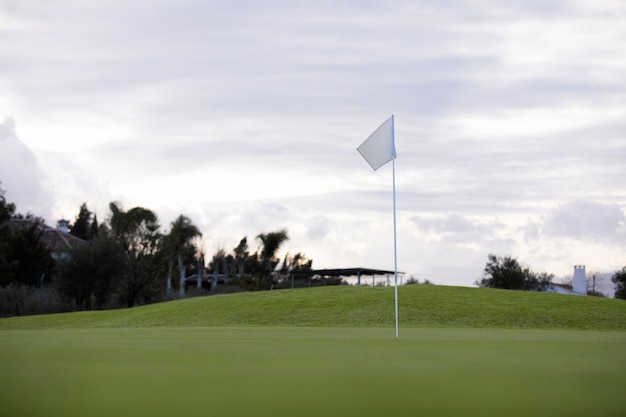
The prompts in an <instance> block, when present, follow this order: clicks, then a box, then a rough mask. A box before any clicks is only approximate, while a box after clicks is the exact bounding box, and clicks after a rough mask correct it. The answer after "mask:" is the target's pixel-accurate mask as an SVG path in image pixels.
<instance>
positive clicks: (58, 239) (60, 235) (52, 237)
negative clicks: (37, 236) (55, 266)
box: [41, 219, 87, 261]
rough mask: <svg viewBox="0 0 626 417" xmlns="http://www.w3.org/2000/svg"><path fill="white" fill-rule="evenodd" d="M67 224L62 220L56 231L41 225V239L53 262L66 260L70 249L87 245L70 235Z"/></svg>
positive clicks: (66, 221) (67, 222) (58, 223)
mask: <svg viewBox="0 0 626 417" xmlns="http://www.w3.org/2000/svg"><path fill="white" fill-rule="evenodd" d="M69 224H70V222H69V221H68V220H64V219H61V220H59V221H58V222H57V227H56V229H55V228H53V227H50V226H48V225H46V224H42V226H43V228H44V229H43V234H42V235H41V239H42V240H43V242H44V244H45V245H46V246H47V247H48V249H49V250H50V253H51V254H52V258H53V259H54V260H55V261H58V260H60V259H65V258H67V257H68V256H69V253H70V252H71V251H72V249H76V248H77V247H80V246H83V245H85V244H86V243H87V241H85V240H83V239H81V238H79V237H76V236H74V235H73V234H71V233H70V229H69Z"/></svg>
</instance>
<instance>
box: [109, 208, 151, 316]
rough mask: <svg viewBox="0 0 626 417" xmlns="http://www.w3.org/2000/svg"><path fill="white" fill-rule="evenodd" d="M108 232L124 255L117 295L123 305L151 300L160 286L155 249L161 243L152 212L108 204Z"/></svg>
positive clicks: (131, 305)
mask: <svg viewBox="0 0 626 417" xmlns="http://www.w3.org/2000/svg"><path fill="white" fill-rule="evenodd" d="M109 208H110V209H111V220H110V224H111V232H112V234H113V236H115V239H116V240H117V242H118V244H119V245H121V247H122V249H123V250H124V252H125V253H126V255H127V260H128V264H129V269H128V273H127V274H126V275H125V276H124V277H123V279H122V280H121V281H120V283H119V286H118V289H119V297H120V299H121V300H122V301H123V302H124V303H125V304H126V306H127V307H133V306H134V305H135V304H136V303H137V302H138V301H139V300H142V299H143V300H144V301H147V302H149V301H151V300H152V298H153V297H154V294H155V293H156V292H158V288H160V284H159V282H160V278H161V276H162V275H161V272H160V271H161V268H160V266H159V265H158V264H159V263H160V262H161V261H160V257H159V256H158V252H159V249H160V246H161V242H162V235H161V233H160V232H159V228H160V226H159V223H158V219H157V216H156V214H155V213H154V212H153V211H151V210H148V209H146V208H143V207H134V208H132V209H130V210H128V211H124V210H123V209H122V208H121V207H120V206H119V205H118V204H116V203H111V204H110V205H109Z"/></svg>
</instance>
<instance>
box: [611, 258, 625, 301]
mask: <svg viewBox="0 0 626 417" xmlns="http://www.w3.org/2000/svg"><path fill="white" fill-rule="evenodd" d="M611 281H613V283H615V284H617V288H616V289H615V298H621V299H623V300H626V266H624V267H623V268H622V269H620V270H619V271H615V273H614V274H613V276H612V277H611Z"/></svg>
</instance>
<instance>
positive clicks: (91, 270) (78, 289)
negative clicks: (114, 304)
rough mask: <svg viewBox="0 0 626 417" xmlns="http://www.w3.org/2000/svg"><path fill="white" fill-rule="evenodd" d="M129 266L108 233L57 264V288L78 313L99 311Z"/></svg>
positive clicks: (117, 243)
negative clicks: (94, 309) (79, 311)
mask: <svg viewBox="0 0 626 417" xmlns="http://www.w3.org/2000/svg"><path fill="white" fill-rule="evenodd" d="M130 267H131V265H130V264H129V262H128V256H127V254H126V253H125V252H124V250H123V249H122V246H121V245H120V244H119V242H118V241H117V240H116V239H115V237H114V236H112V235H110V234H109V233H103V234H102V235H101V236H99V237H97V238H94V239H92V240H90V241H89V243H88V244H87V245H84V246H80V247H78V248H76V249H74V250H73V251H72V254H71V256H70V257H68V258H66V259H63V260H62V261H60V263H59V273H58V277H57V281H56V283H57V288H58V289H59V291H60V292H61V293H62V294H64V295H65V296H67V297H69V298H71V299H73V300H74V302H75V305H76V308H77V309H78V310H91V309H92V308H96V309H100V308H102V307H103V306H104V304H105V303H106V302H107V301H109V299H110V298H111V296H112V295H113V293H114V291H115V289H116V287H117V286H118V285H119V284H120V282H122V281H123V280H124V279H125V278H126V277H127V276H128V275H129V273H130V272H131V271H130ZM92 298H93V299H94V301H95V305H92Z"/></svg>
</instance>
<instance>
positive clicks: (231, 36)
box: [0, 0, 626, 285]
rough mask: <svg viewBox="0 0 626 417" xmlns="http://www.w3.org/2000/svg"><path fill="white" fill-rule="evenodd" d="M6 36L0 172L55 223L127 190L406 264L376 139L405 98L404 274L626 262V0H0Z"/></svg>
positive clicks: (204, 222) (126, 196)
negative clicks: (492, 259)
mask: <svg viewBox="0 0 626 417" xmlns="http://www.w3.org/2000/svg"><path fill="white" fill-rule="evenodd" d="M0 45H1V46H0V123H1V125H0V181H2V185H1V187H2V189H4V190H5V191H6V197H7V199H8V200H9V201H12V202H15V203H16V204H17V209H18V212H22V213H25V212H29V211H30V212H32V213H34V214H37V215H40V216H43V217H44V218H45V219H46V221H47V222H48V223H49V224H52V225H54V224H55V222H56V220H58V219H59V218H62V217H64V218H67V219H70V220H73V219H74V218H75V216H76V215H77V213H78V208H79V206H80V205H81V204H82V203H83V202H86V203H87V206H88V208H89V209H90V210H92V211H95V212H96V213H97V215H98V218H99V219H104V218H105V217H106V215H107V213H108V204H109V202H110V201H118V202H120V203H122V205H123V206H124V207H125V208H126V209H129V208H132V207H135V206H143V207H146V208H149V209H152V210H154V211H155V212H156V213H157V214H158V215H159V217H160V221H161V224H162V225H163V228H164V229H165V230H167V229H168V228H169V223H170V222H171V221H172V220H173V219H174V218H175V217H176V216H178V215H179V214H184V215H187V216H189V217H190V218H191V219H192V221H193V222H194V223H195V224H196V225H197V226H198V227H199V228H200V229H201V231H202V233H203V242H204V245H205V247H206V251H207V253H208V254H212V253H214V252H215V251H216V250H217V249H219V248H224V249H225V250H227V251H231V250H232V249H233V248H234V247H235V246H236V245H237V243H238V242H239V240H240V239H241V238H242V237H243V236H246V235H247V236H248V238H249V241H254V236H256V235H258V234H259V233H264V232H269V231H274V230H278V229H280V228H287V229H288V230H289V234H290V237H291V239H290V241H289V242H288V243H287V245H286V246H285V251H290V252H291V253H292V254H293V253H295V252H298V251H301V252H304V253H305V254H306V255H308V256H309V257H310V258H312V259H313V266H314V267H317V268H332V267H354V266H362V267H371V268H381V269H392V270H393V210H392V203H393V200H392V192H391V190H392V170H391V168H392V167H391V164H388V165H385V166H384V167H382V168H380V169H379V170H378V171H376V172H374V171H373V170H372V169H371V168H370V167H369V166H368V165H367V163H366V162H365V161H364V160H363V159H362V158H361V156H360V155H359V154H358V152H357V151H356V147H357V146H358V145H360V144H361V142H362V141H363V140H364V139H365V138H366V137H367V136H368V135H369V134H370V133H371V132H372V131H374V130H375V129H376V128H377V127H378V126H379V125H380V124H381V123H382V122H383V121H385V120H386V119H387V118H388V117H389V116H390V115H391V114H393V115H395V128H396V131H395V134H396V149H397V152H398V158H397V160H396V182H397V216H398V217H397V227H398V269H399V270H401V271H404V272H406V273H407V274H408V275H413V276H414V277H415V278H418V279H420V280H424V279H429V280H430V281H432V282H435V283H438V284H448V285H472V283H473V282H474V281H475V280H476V279H479V278H480V277H481V275H482V269H483V268H484V266H485V263H486V261H487V255H488V254H489V253H494V254H496V255H500V256H513V257H516V258H518V260H519V261H520V262H521V263H522V264H524V265H527V266H529V267H530V268H531V269H533V270H535V271H546V272H550V273H554V274H556V275H557V276H566V275H572V274H573V266H574V265H575V264H582V265H586V266H587V271H593V272H613V271H615V270H617V269H618V268H620V267H621V266H622V265H624V263H625V262H626V2H624V1H623V0H553V1H550V0H542V1H533V0H529V1H500V0H493V1H490V0H474V1H460V0H458V1H457V0H444V1H442V0H421V1H391V0H387V1H377V0H358V1H357V0H351V1H338V0H334V1H321V0H318V1H288V2H287V1H284V2H283V1H258V2H257V1H255V2H252V1H210V0H209V1H207V0H204V1H195V0H187V1H185V0H183V1H181V0H176V1H174V0H158V1H153V0H150V1H148V0H145V1H127V0H124V1H122V0H89V1H87V0H85V1H71V0H51V1H45V2H42V1H38V0H0ZM252 246H253V247H252V249H255V245H254V244H253V245H252ZM284 253H285V252H282V254H284ZM282 254H281V255H282Z"/></svg>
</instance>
